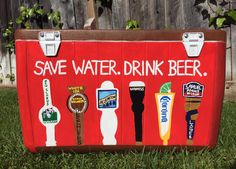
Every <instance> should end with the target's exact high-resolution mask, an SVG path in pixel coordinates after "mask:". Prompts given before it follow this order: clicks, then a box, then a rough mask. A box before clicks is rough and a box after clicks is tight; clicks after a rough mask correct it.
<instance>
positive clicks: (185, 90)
mask: <svg viewBox="0 0 236 169" xmlns="http://www.w3.org/2000/svg"><path fill="white" fill-rule="evenodd" d="M15 37H16V55H17V88H18V97H19V106H20V116H21V122H22V132H23V137H24V144H25V146H26V147H27V148H28V149H29V150H30V151H31V152H40V151H54V150H63V151H66V150H73V151H80V152H86V151H96V150H106V151H114V150H123V149H143V147H144V146H145V147H147V148H166V147H188V148H203V147H209V148H212V147H214V146H215V145H216V142H217V137H218V132H219V126H220V116H221V109H222V101H223V95H224V82H225V48H226V34H225V32H223V31H215V30H181V31H156V30H137V31H119V30H60V31H59V30H18V31H17V32H16V34H15Z"/></svg>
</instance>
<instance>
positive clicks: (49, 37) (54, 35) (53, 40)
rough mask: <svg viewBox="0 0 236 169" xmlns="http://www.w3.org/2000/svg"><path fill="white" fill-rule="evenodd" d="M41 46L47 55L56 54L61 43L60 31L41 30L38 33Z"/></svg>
mask: <svg viewBox="0 0 236 169" xmlns="http://www.w3.org/2000/svg"><path fill="white" fill-rule="evenodd" d="M38 38H39V43H40V46H41V48H42V50H43V53H44V55H45V56H56V55H57V51H58V49H59V46H60V43H61V36H60V32H59V31H54V32H39V35H38Z"/></svg>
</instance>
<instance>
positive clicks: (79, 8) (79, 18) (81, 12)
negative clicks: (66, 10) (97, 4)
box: [73, 0, 87, 29]
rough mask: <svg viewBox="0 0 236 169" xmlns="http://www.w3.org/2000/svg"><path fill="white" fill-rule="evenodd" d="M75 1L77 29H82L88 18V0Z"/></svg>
mask: <svg viewBox="0 0 236 169" xmlns="http://www.w3.org/2000/svg"><path fill="white" fill-rule="evenodd" d="M73 1H74V3H73V5H74V14H75V25H76V28H77V29H82V28H83V26H84V23H85V18H86V10H87V7H86V1H84V0H82V1H81V0H73Z"/></svg>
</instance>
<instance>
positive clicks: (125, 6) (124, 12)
mask: <svg viewBox="0 0 236 169" xmlns="http://www.w3.org/2000/svg"><path fill="white" fill-rule="evenodd" d="M129 19H130V10H129V0H113V3H112V28H113V29H124V28H125V25H126V22H127V20H129Z"/></svg>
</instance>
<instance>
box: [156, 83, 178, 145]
mask: <svg viewBox="0 0 236 169" xmlns="http://www.w3.org/2000/svg"><path fill="white" fill-rule="evenodd" d="M174 97H175V93H171V82H167V83H164V84H163V85H162V86H161V88H160V92H159V93H155V99H156V105H157V112H158V124H159V134H160V137H161V139H162V140H163V145H168V140H169V138H170V130H171V116H172V108H173V103H174Z"/></svg>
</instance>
